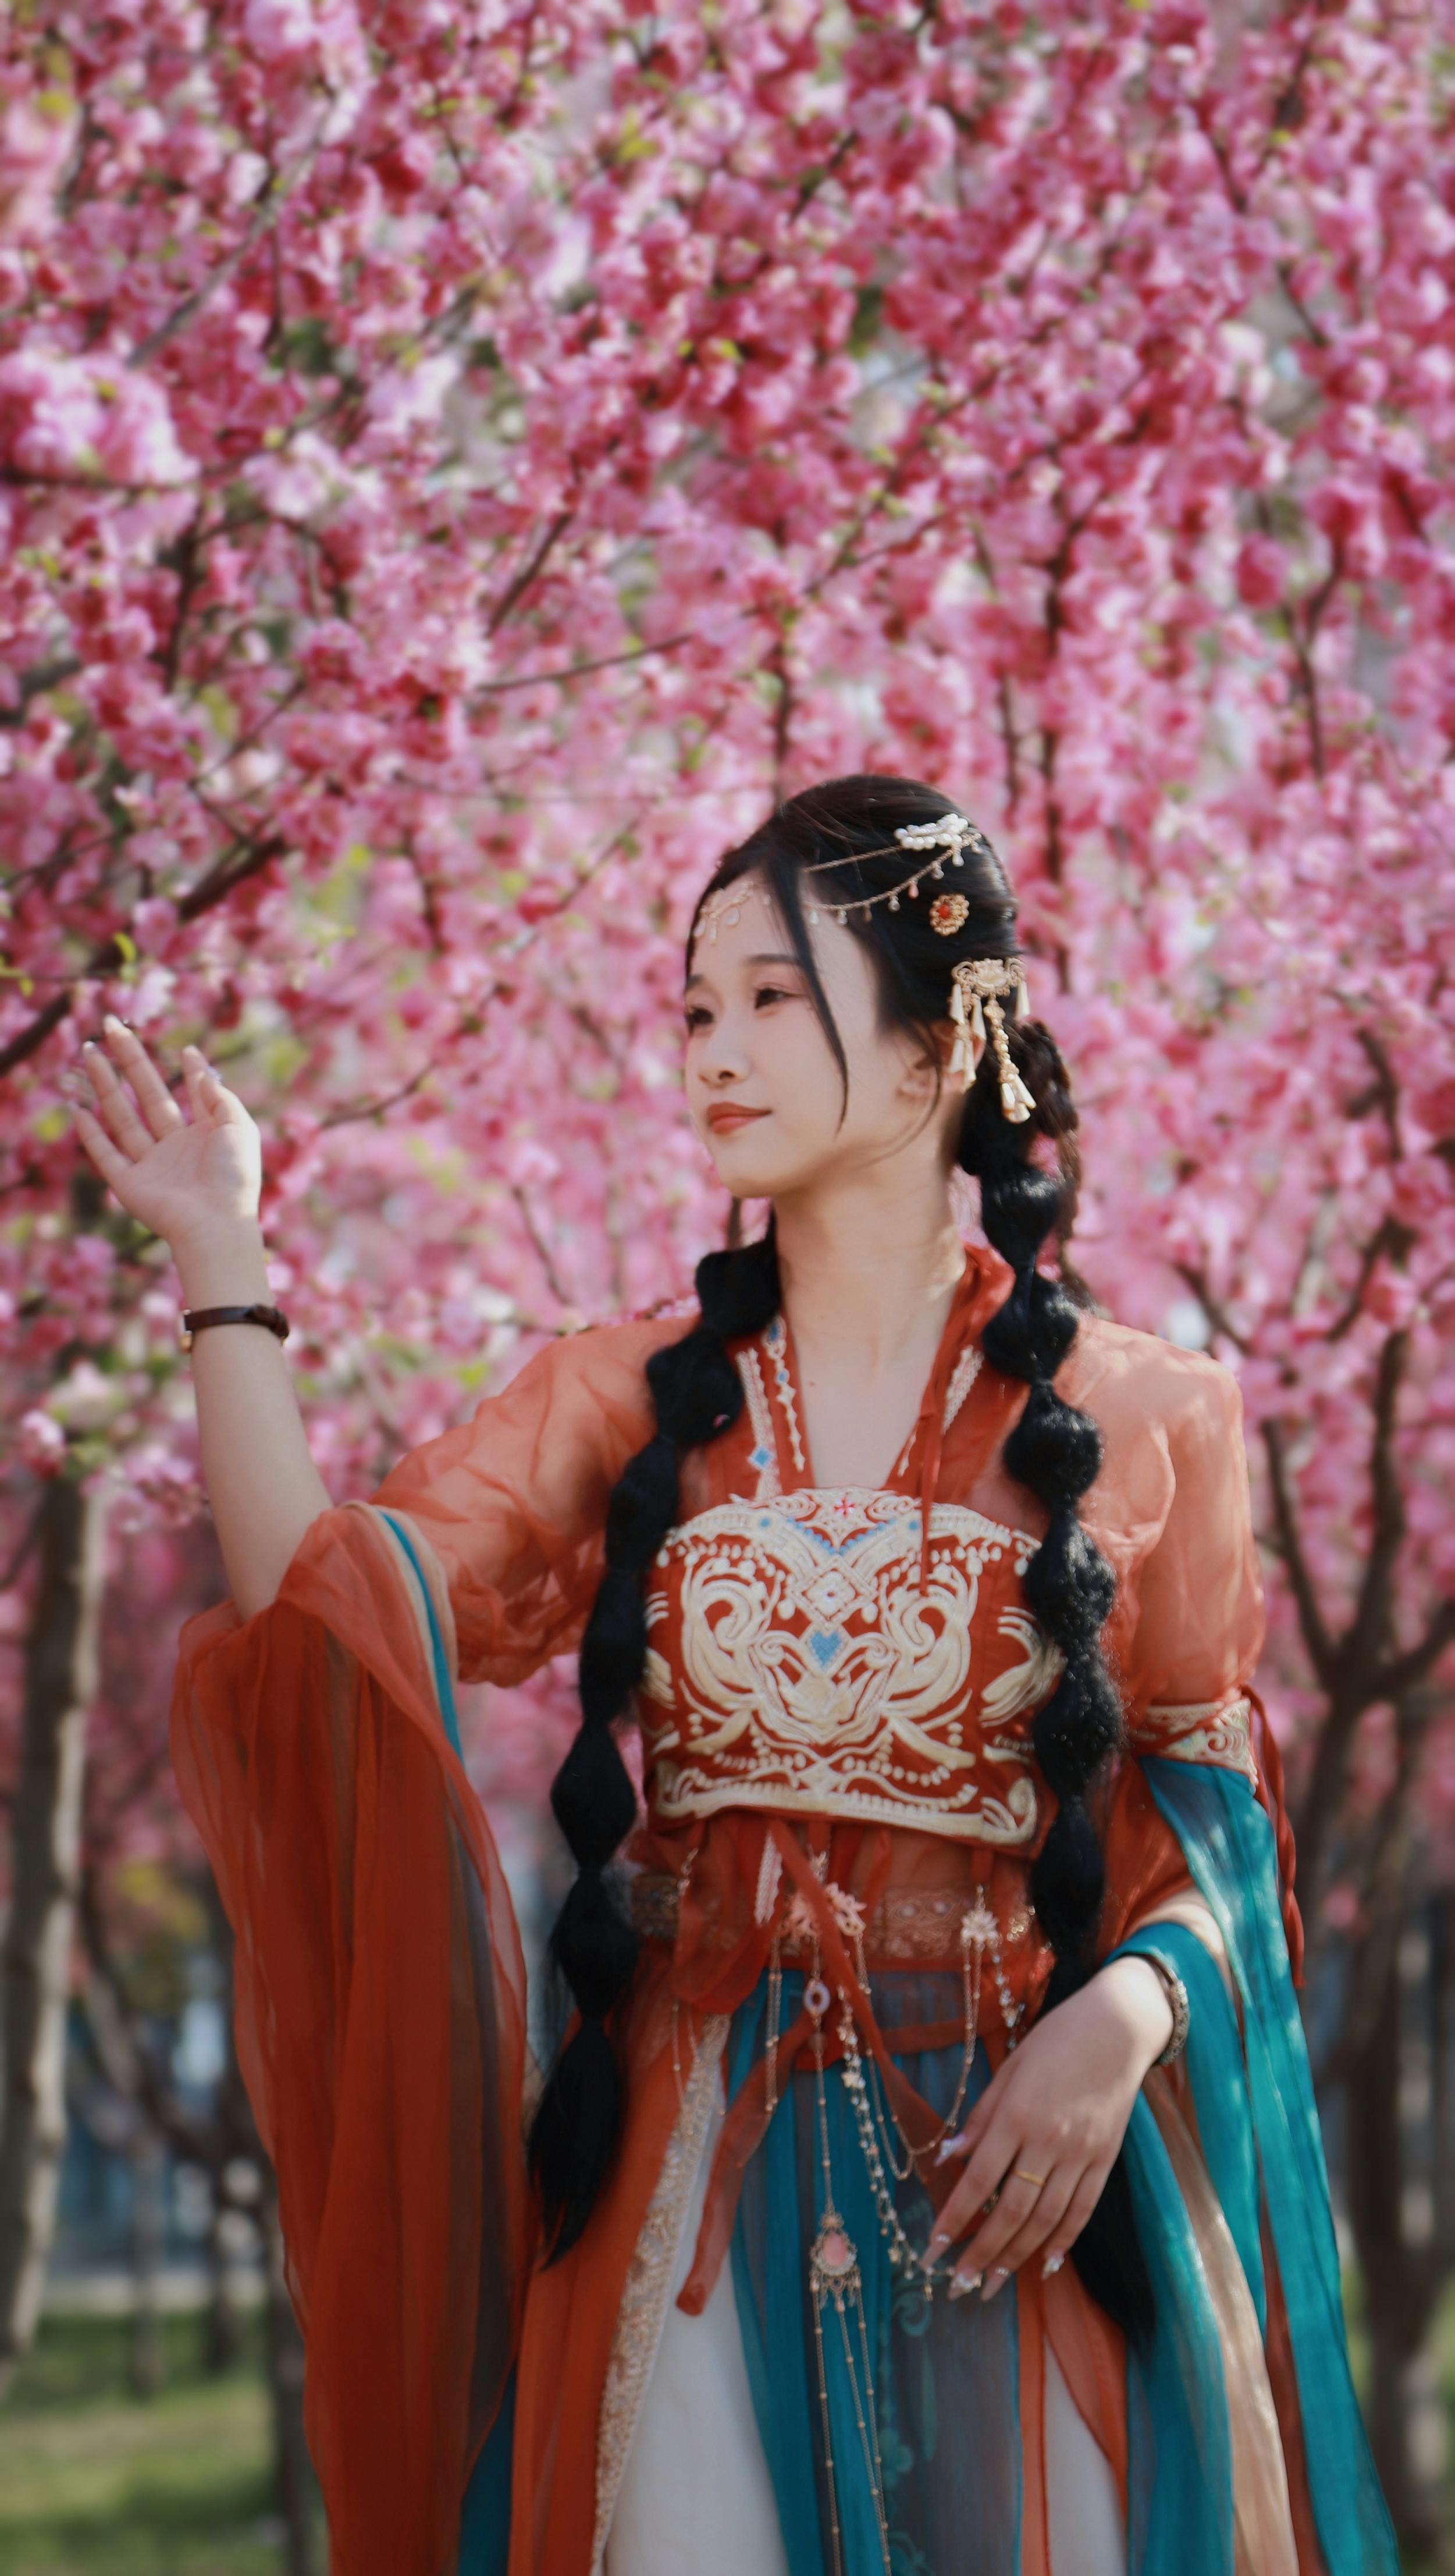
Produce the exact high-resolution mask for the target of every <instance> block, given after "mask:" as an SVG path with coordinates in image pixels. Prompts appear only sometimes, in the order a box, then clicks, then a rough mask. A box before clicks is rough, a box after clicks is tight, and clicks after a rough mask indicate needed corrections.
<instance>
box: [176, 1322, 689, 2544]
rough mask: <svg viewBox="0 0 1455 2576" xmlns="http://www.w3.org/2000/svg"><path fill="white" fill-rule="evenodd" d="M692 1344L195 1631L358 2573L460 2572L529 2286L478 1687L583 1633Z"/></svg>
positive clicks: (251, 2058)
mask: <svg viewBox="0 0 1455 2576" xmlns="http://www.w3.org/2000/svg"><path fill="white" fill-rule="evenodd" d="M682 1329H683V1327H682V1325H681V1324H680V1323H678V1324H674V1325H669V1326H664V1325H662V1324H660V1323H659V1324H655V1325H653V1324H646V1325H625V1326H619V1327H610V1328H606V1329H604V1330H601V1331H599V1332H593V1333H588V1334H582V1335H580V1336H577V1337H574V1338H573V1339H571V1340H569V1341H563V1342H559V1343H556V1344H552V1345H550V1346H549V1347H548V1348H547V1349H546V1350H544V1351H543V1352H542V1353H540V1354H539V1355H538V1356H537V1357H536V1358H535V1359H534V1360H532V1361H531V1363H530V1364H529V1365H528V1367H526V1368H525V1369H524V1370H522V1371H521V1373H520V1376H519V1377H518V1378H517V1379H516V1380H515V1381H514V1382H513V1383H512V1385H510V1386H509V1387H508V1388H507V1389H506V1390H505V1391H504V1393H503V1394H501V1395H499V1396H493V1397H490V1398H488V1399H487V1400H486V1401H485V1402H484V1403H482V1404H481V1405H480V1406H479V1408H478V1409H477V1411H476V1413H475V1415H474V1417H473V1419H472V1420H471V1421H470V1422H468V1423H466V1424H464V1425H462V1426H460V1427H459V1428H458V1429H456V1430H452V1431H447V1432H444V1433H442V1434H441V1435H440V1436H439V1437H438V1438H436V1439H433V1440H430V1441H427V1442H425V1443H424V1444H423V1445H422V1446H421V1447H419V1448H417V1449H415V1450H412V1451H411V1452H410V1453H409V1454H408V1455H407V1456H406V1457H405V1458H403V1459H402V1460H401V1461H400V1462H399V1464H398V1465H397V1466H396V1467H395V1468H394V1469H393V1470H392V1471H391V1473H390V1474H389V1475H388V1476H387V1477H386V1478H385V1479H384V1481H383V1483H382V1484H381V1485H380V1486H379V1487H378V1488H377V1490H376V1491H375V1493H374V1494H372V1495H371V1496H369V1497H368V1498H367V1499H366V1500H359V1501H355V1502H351V1503H346V1504H342V1505H340V1506H338V1507H336V1508H333V1509H330V1510H327V1511H324V1512H321V1513H320V1514H319V1515H318V1517H317V1518H316V1519H315V1520H314V1521H313V1522H312V1523H311V1524H310V1526H309V1528H308V1529H307V1530H306V1531H305V1533H304V1536H303V1538H302V1539H301V1541H300V1542H299V1545H298V1547H297V1549H296V1551H295V1553H294V1556H293V1558H292V1560H291V1561H290V1563H289V1565H288V1567H287V1570H286V1572H285V1574H284V1576H283V1580H282V1582H281V1584H280V1586H279V1590H278V1593H277V1596H276V1598H275V1599H274V1600H273V1601H272V1602H270V1603H269V1604H268V1605H267V1607H266V1608H265V1609H262V1610H260V1611H258V1612H256V1613H255V1614H254V1616H252V1617H251V1618H248V1619H243V1618H242V1617H240V1615H239V1613H238V1611H237V1608H236V1606H235V1604H234V1603H233V1602H231V1601H224V1602H222V1603H220V1604H219V1605H218V1606H217V1607H216V1608H214V1609H211V1610H208V1611H205V1612H202V1613H201V1614H199V1615H198V1616H197V1617H195V1618H192V1619H190V1620H188V1621H187V1622H186V1624H185V1625H184V1627H183V1629H182V1631H181V1636H180V1639H179V1645H178V1659H177V1672H176V1680H175V1687H174V1693H173V1701H172V1750H173V1759H174V1763H175V1767H176V1772H177V1778H178V1782H179V1786H180V1789H181V1794H182V1798H183V1801H184V1804H185V1806H186V1808H187V1810H188V1813H189V1814H190V1815H191V1817H192V1819H193V1821H194V1823H195V1824H196V1826H197V1829H198V1831H199V1833H200V1835H201V1837H202V1841H203V1843H204V1845H205V1847H206V1850H207V1854H208V1857H209V1859H210V1861H211V1863H212V1866H213V1869H214V1871H215V1873H216V1876H217V1882H218V1887H219V1890H220V1892H221V1895H222V1899H223V1903H224V1905H225V1907H226V1910H227V1914H228V1917H229V1920H230V1922H231V1924H232V1927H233V1931H234V1935H235V1942H234V1996H235V2019H236V2027H237V2040H238V2051H239V2059H240V2063H241V2066H242V2070H243V2074H244V2078H245V2081H246V2084H247V2088H248V2093H249V2097H250V2100H251V2102H252V2105H253V2109H254V2113H255V2116H256V2118H257V2122H258V2127H259V2130H260V2133H261V2136H262V2139H263V2143H264V2145H265V2147H266V2148H267V2150H268V2153H269V2155H270V2156H271V2157H272V2160H273V2163H274V2166H275V2168H276V2172H277V2178H278V2192H279V2206H280V2214H281V2219H282V2226H283V2233H284V2239H285V2243H286V2248H287V2261H288V2279H289V2285H290V2289H291V2291H292V2294H293V2297H294V2301H295V2305H296V2307H297V2310H298V2313H299V2317H300V2320H301V2322H302V2324H303V2326H304V2330H305V2334H306V2337H307V2378H306V2393H305V2408H306V2420H307V2428H308V2435H309V2442H310V2447H311V2450H312V2455H313V2459H314V2462H315V2465H316V2467H317V2470H318V2473H319V2477H320V2481H321V2483H322V2486H323V2491H324V2497H325V2501H326V2504H327V2507H328V2515H329V2525H330V2535H331V2544H332V2556H331V2562H330V2563H331V2565H332V2567H333V2569H334V2571H335V2576H443V2571H445V2570H446V2569H447V2568H453V2565H454V2562H455V2552H456V2547H457V2542H458V2532H459V2514H460V2505H461V2499H462V2497H463V2495H464V2491H465V2486H466V2481H467V2478H468V2475H469V2471H470V2468H471V2465H472V2463H473V2462H474V2460H475V2459H476V2458H477V2456H478V2455H479V2453H480V2450H481V2446H482V2444H483V2442H484V2440H485V2437H486V2435H487V2434H488V2432H489V2431H490V2429H491V2426H492V2424H493V2423H494V2422H495V2420H496V2418H497V2416H498V2415H499V2413H500V2410H501V2405H502V2400H503V2398H504V2395H505V2393H506V2389H507V2384H508V2382H509V2377H510V2371H511V2366H512V2362H513V2358H514V2353H515V2349H516V2342H517V2336H518V2329H519V2321H520V2314H521V2303H522V2295H523V2289H524V2283H525V2278H526V2273H527V2268H528V2265H529V2263H530V2261H531V2259H532V2251H533V2243H532V2214H531V2206H530V2200H529V2194H528V2191H527V2185H526V2172H525V2161H524V2152H523V2144H522V2119H523V2088H524V2072H525V2060H526V2052H525V1975H524V1967H523V1962H522V1957H521V1948H520V1941H519V1937H518V1933H517V1928H516V1923H515V1919H514V1915H513V1912H512V1908H511V1903H510V1898H509V1893H508V1890H507V1888H506V1884H505V1880H504V1876H503V1873H502V1870H501V1867H500V1862H499V1857H498V1854H497V1852H496V1848H495V1844H494V1841H493V1838H492V1835H491V1832H490V1828H489V1825H488V1823H487V1820H486V1817H485V1813H484V1810H483V1808H482V1807H481V1804H480V1801H479V1798H478V1796H477V1795H476V1793H475V1791H474V1789H473V1787H472V1785H471V1783H470V1781H469V1778H468V1776H467V1774H466V1772H465V1769H464V1766H463V1762H462V1760H461V1758H460V1744H459V1736H458V1730H457V1727H456V1721H455V1706H454V1692H455V1685H456V1683H457V1682H458V1680H459V1679H460V1678H462V1677H464V1678H468V1679H471V1680H474V1679H486V1680H498V1681H510V1680H515V1679H517V1678H519V1677H520V1676H521V1675H523V1674H525V1673H527V1672H529V1671H531V1670H532V1669H534V1668H535V1666H536V1665H538V1664H539V1663H540V1662H541V1661H542V1660H543V1659H544V1658H545V1657H546V1656H548V1655H551V1654H554V1653H556V1652H558V1651H560V1650H561V1649H562V1648H564V1647H566V1646H568V1645H570V1644H571V1643H572V1642H573V1641H574V1639H575V1638H576V1637H577V1636H579V1633H580V1630H581V1626H582V1624H583V1623H584V1619H585V1615H586V1610H587V1608H588V1606H589V1602H590V1598H591V1594H592V1591H593V1589H594V1584H595V1580H596V1575H597V1572H598V1570H599V1566H600V1562H601V1555H602V1531H603V1522H604V1517H605V1508H606V1499H607V1496H608V1494H609V1492H610V1489H611V1486H612V1483H613V1482H614V1480H615V1478H616V1476H617V1474H618V1473H619V1472H620V1468H621V1466H622V1464H623V1463H624V1461H625V1459H626V1458H627V1457H628V1456H629V1455H630V1454H631V1452H632V1450H633V1449H634V1448H635V1447H636V1446H638V1445H639V1443H640V1442H641V1441H642V1440H643V1439H644V1438H645V1437H646V1436H647V1433H648V1431H649V1429H650V1412H649V1399H648V1397H647V1392H646V1387H645V1382H644V1379H643V1376H642V1365H643V1362H644V1360H645V1358H646V1356H647V1354H648V1352H649V1351H650V1350H651V1349H652V1348H653V1347H654V1346H655V1345H656V1344H657V1343H658V1342H661V1341H663V1340H666V1339H668V1338H671V1336H672V1334H673V1333H674V1332H680V1331H681V1330H682Z"/></svg>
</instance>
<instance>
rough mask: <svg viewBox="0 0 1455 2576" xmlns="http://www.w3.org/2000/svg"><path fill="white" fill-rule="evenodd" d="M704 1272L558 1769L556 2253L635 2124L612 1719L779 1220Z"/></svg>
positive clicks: (619, 1503)
mask: <svg viewBox="0 0 1455 2576" xmlns="http://www.w3.org/2000/svg"><path fill="white" fill-rule="evenodd" d="M696 1284H697V1298H698V1304H699V1306H700V1308H701V1321H700V1323H697V1324H695V1325H694V1326H693V1328H692V1330H691V1332H689V1333H687V1334H685V1335H684V1336H683V1338H682V1339H681V1340H680V1341H675V1342H669V1343H667V1345H666V1346H665V1348H663V1349H662V1350H659V1351H654V1352H653V1354H652V1356H651V1358H650V1359H649V1360H648V1362H647V1384H648V1386H649V1387H650V1389H651V1395H652V1403H653V1406H654V1408H655V1411H656V1417H657V1428H656V1430H655V1432H654V1433H653V1435H652V1438H651V1439H650V1440H649V1441H648V1442H647V1445H646V1447H645V1448H644V1449H639V1450H638V1451H637V1453H636V1456H635V1457H634V1458H630V1459H628V1461H627V1464H626V1466H625V1467H624V1469H623V1470H622V1474H621V1476H620V1478H619V1480H618V1482H617V1484H616V1485H615V1486H614V1488H613V1490H612V1494H611V1500H610V1502H609V1504H608V1506H607V1517H606V1571H605V1573H604V1574H603V1576H602V1578H601V1583H600V1587H599V1589H598V1591H597V1594H596V1598H595V1600H594V1602H593V1603H592V1605H591V1616H590V1618H589V1619H588V1620H587V1623H586V1633H585V1636H584V1637H583V1639H582V1641H581V1675H580V1680H581V1724H580V1727H579V1729H578V1731H577V1733H576V1735H575V1736H574V1737H573V1739H572V1742H571V1747H570V1750H569V1752H568V1753H567V1755H566V1758H565V1760H564V1762H563V1763H562V1765H561V1767H560V1770H559V1771H558V1772H557V1773H556V1776H555V1779H554V1780H553V1782H552V1783H551V1805H552V1807H553V1808H554V1810H555V1815H556V1822H557V1824H558V1825H559V1826H560V1828H561V1831H562V1833H563V1834H564V1835H565V1837H566V1841H567V1844H568V1845H569V1847H570V1851H571V1855H572V1858H573V1859H574V1860H575V1861H576V1863H577V1876H576V1878H575V1880H574V1881H573V1883H572V1886H571V1890H570V1893H569V1895H568V1896H567V1898H566V1902H565V1904H564V1905H563V1906H562V1908H561V1911H560V1914H559V1915H558V1916H557V1918H556V1923H555V1927H554V1930H553V1931H552V1934H551V1954H552V1957H553V1958H554V1960H555V1962H556V1965H557V1966H558V1967H559V1968H560V1970H561V1972H562V1974H563V1975H564V1977H565V1980H566V1983H567V1985H568V1986H569V1988H570V1990H571V1993H572V1995H573V1997H574V1998H575V2001H576V2003H577V2005H578V2006H579V2008H580V2013H581V2019H580V2022H579V2024H578V2026H577V2029H576V2031H575V2032H574V2034H573V2036H572V2037H571V2039H570V2040H569V2041H568V2042H567V2044H566V2046H565V2048H564V2049H563V2050H562V2051H561V2054H560V2056H559V2057H558V2058H557V2060H556V2064H555V2066H554V2068H553V2069H552V2072H551V2074H550V2077H549V2079H548V2081H547V2083H546V2087H545V2090H544V2092H543V2094H542V2096H541V2100H540V2104H539V2107H538V2109H537V2111H536V2116H535V2119H534V2122H533V2124H532V2127H531V2139H530V2153H531V2166H532V2170H533V2172H534V2173H535V2176H536V2179H537V2181H538V2183H539V2186H540V2192H541V2200H542V2206H543V2209H544V2212H545V2218H546V2227H547V2234H548V2238H549V2241H550V2244H551V2249H552V2259H553V2260H554V2259H555V2258H556V2257H557V2256H559V2255H562V2254H564V2253H565V2252H566V2250H567V2248H568V2247H569V2246H571V2245H574V2244H575V2242H576V2239H577V2237H578V2236H579V2235H580V2233H581V2230H582V2228H583V2227H584V2226H585V2224H586V2221H587V2219H588V2218H589V2217H590V2215H591V2210H592V2206H593V2204H594V2202H595V2199H596V2195H597V2193H598V2192H599V2191H600V2189H601V2186H602V2183H603V2182H604V2181H605V2179H606V2172H607V2168H608V2166H609V2165H610V2163H611V2159H612V2155H613V2153H614V2151H615V2147H616V2141H617V2138H618V2135H619V2134H620V2129H621V2120H622V2108H623V2104H622V2077H621V2062H620V2058H619V2056H618V2053H617V2050H616V2047H615V2045H614V2044H613V2041H612V2038H611V2035H610V2033H609V2031H608V2029H607V2017H608V2015H609V2014H610V2011H611V2008H612V2005H613V2004H614V2003H615V2002H616V2001H617V1999H618V1997H619V1996H621V1995H623V1994H624V1993H625V1992H626V1989H627V1987H628V1986H629V1984H630V1983H631V1976H632V1970H633V1969H634V1968H635V1966H636V1960H637V1946H638V1943H637V1934H636V1931H635V1929H634V1927H633V1925H632V1924H631V1922H630V1921H629V1919H628V1917H627V1915H626V1913H625V1911H624V1909H623V1907H622V1904H621V1902H620V1898H619V1896H618V1894H617V1891H616V1889H615V1887H614V1886H613V1885H612V1883H611V1881H610V1879H609V1878H608V1876H607V1874H606V1873H607V1864H608V1863H609V1861H610V1860H611V1857H612V1855H613V1853H614V1852H615V1851H616V1849H617V1846H618V1845H619V1844H620V1843H622V1842H623V1841H624V1840H625V1838H626V1836H627V1835H628V1834H629V1833H630V1831H631V1829H632V1826H633V1825H634V1823H635V1822H636V1812H637V1801H636V1791H635V1789H634V1788H633V1786H632V1782H631V1775H630V1773H629V1772H628V1770H627V1767H626V1764H625V1763H624V1762H623V1760H622V1758H621V1754H620V1751H619V1750H618V1747H617V1742H616V1738H615V1736H614V1735H613V1733H612V1723H613V1720H614V1719H616V1718H618V1717H620V1716H622V1715H623V1714H624V1712H625V1711H626V1709H627V1707H628V1706H629V1704H630V1701H631V1696H632V1693H633V1691H634V1690H635V1689H636V1687H637V1684H638V1683H639V1681H640V1680H641V1677H642V1672H643V1669H644V1667H645V1664H646V1659H647V1615H646V1606H645V1602H644V1600H643V1593H642V1579H643V1577H644V1575H645V1573H646V1570H647V1568H648V1566H649V1565H650V1564H651V1562H652V1559H653V1557H654V1556H655V1555H656V1553H657V1550H658V1548H659V1547H660V1546H661V1544H662V1541H663V1539H664V1538H665V1537H666V1535H667V1532H668V1531H669V1530H670V1529H671V1527H672V1525H673V1523H674V1521H675V1520H676V1518H677V1508H678V1502H677V1484H678V1466H679V1462H680V1460H681V1456H682V1452H683V1450H684V1449H693V1448H696V1447H698V1446H700V1445H701V1443H702V1442H704V1441H707V1440H711V1439H712V1438H713V1437H714V1435H715V1434H716V1433H717V1432H719V1431H725V1430H726V1429H727V1427H728V1424H729V1423H730V1422H735V1421H736V1419H737V1417H738V1414H739V1412H740V1411H741V1409H742V1403H743V1387H742V1380H741V1378H740V1377H739V1376H738V1372H737V1370H736V1369H735V1368H734V1366H733V1363H732V1360H731V1358H730V1357H729V1355H728V1351H727V1344H728V1342H729V1341H730V1340H731V1339H733V1337H734V1336H735V1335H738V1334H748V1333H758V1332H761V1331H762V1329H763V1327H764V1325H765V1324H770V1323H771V1322H772V1320H773V1317H774V1316H775V1315H776V1313H777V1311H778V1258H777V1254H776V1252H775V1249H774V1245H773V1237H772V1233H771V1230H770V1232H769V1233H768V1234H767V1235H765V1236H764V1237H763V1238H762V1240H761V1241H759V1242H757V1243H750V1244H746V1245H744V1246H743V1247H742V1248H741V1249H740V1250H738V1251H734V1252H709V1253H707V1254H705V1255H704V1257H703V1259H702V1260H701V1261H699V1263H698V1265H697V1274H696Z"/></svg>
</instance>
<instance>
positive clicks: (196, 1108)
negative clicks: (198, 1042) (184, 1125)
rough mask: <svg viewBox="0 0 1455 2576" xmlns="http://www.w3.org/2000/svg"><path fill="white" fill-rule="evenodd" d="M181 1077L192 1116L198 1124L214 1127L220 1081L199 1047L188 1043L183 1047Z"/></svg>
mask: <svg viewBox="0 0 1455 2576" xmlns="http://www.w3.org/2000/svg"><path fill="white" fill-rule="evenodd" d="M182 1079H183V1081H184V1082H185V1084H186V1086H187V1106H188V1108H189V1109H190V1110H191V1112H192V1115H193V1117H194V1118H195V1119H196V1120H197V1122H198V1124H199V1125H200V1126H203V1127H215V1126H216V1124H217V1106H218V1101H219V1099H220V1097H221V1094H222V1083H221V1081H220V1079H219V1077H218V1075H217V1074H215V1073H214V1072H213V1070H212V1067H211V1065H210V1064H209V1063H208V1061H207V1058H206V1056H205V1055H204V1054H203V1052H202V1049H201V1048H200V1047H198V1046H192V1045H190V1044H189V1045H187V1046H184V1047H183V1049H182Z"/></svg>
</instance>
